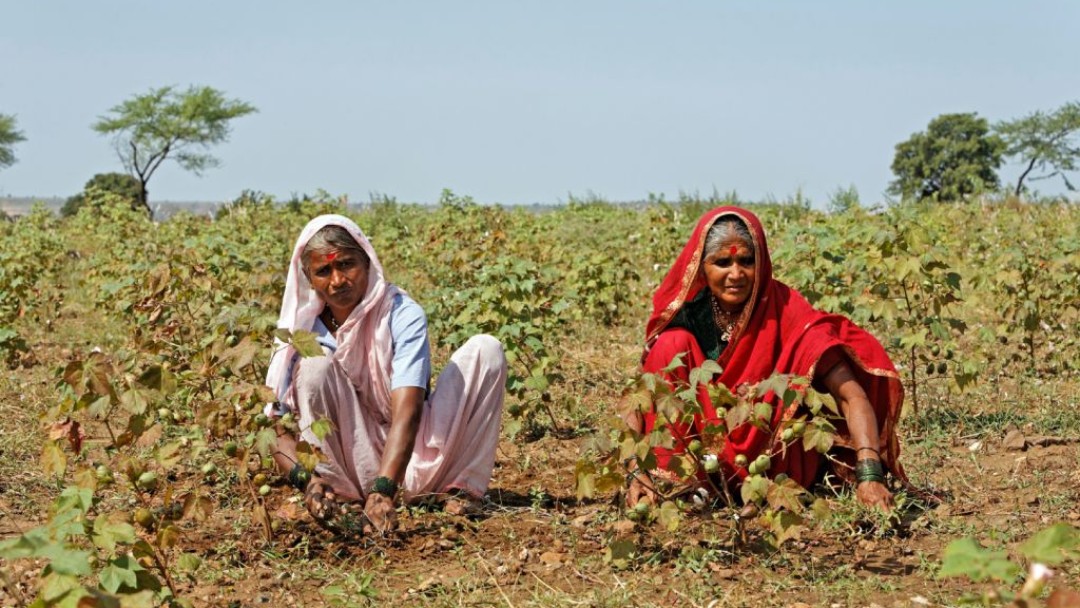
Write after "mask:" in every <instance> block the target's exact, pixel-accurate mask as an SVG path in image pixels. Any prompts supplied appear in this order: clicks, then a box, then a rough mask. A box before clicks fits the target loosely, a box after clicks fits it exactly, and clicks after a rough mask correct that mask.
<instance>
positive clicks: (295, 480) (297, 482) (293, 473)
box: [289, 462, 311, 492]
mask: <svg viewBox="0 0 1080 608" xmlns="http://www.w3.org/2000/svg"><path fill="white" fill-rule="evenodd" d="M309 481H311V473H310V472H309V471H308V470H307V469H305V468H304V465H302V464H300V463H299V462H298V463H296V464H294V465H293V468H292V470H290V471H289V484H290V485H292V486H293V487H294V488H296V489H297V490H300V491H301V492H303V491H304V490H306V489H307V484H308V482H309Z"/></svg>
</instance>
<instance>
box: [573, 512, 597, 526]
mask: <svg viewBox="0 0 1080 608" xmlns="http://www.w3.org/2000/svg"><path fill="white" fill-rule="evenodd" d="M592 520H593V516H592V515H580V516H578V517H575V518H574V519H572V520H570V525H571V526H573V527H574V528H584V527H585V526H587V525H589V523H591V522H592Z"/></svg>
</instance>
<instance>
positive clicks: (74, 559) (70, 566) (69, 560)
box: [33, 543, 90, 576]
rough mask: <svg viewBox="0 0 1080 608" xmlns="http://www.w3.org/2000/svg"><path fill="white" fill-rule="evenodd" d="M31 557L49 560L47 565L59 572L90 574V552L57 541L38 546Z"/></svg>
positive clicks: (80, 574)
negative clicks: (71, 547)
mask: <svg viewBox="0 0 1080 608" xmlns="http://www.w3.org/2000/svg"><path fill="white" fill-rule="evenodd" d="M33 557H41V558H44V559H47V560H49V567H50V568H52V570H53V572H57V573H59V574H73V575H75V576H86V575H88V574H90V553H89V552H87V551H78V550H75V549H70V548H68V547H65V546H63V545H61V544H59V543H52V544H49V545H45V546H43V547H40V548H38V549H37V550H36V551H34V555H33Z"/></svg>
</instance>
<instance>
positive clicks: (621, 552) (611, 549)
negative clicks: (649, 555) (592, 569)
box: [604, 539, 637, 570]
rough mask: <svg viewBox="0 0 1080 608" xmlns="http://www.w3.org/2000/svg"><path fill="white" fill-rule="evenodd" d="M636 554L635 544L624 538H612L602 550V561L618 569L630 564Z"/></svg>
mask: <svg viewBox="0 0 1080 608" xmlns="http://www.w3.org/2000/svg"><path fill="white" fill-rule="evenodd" d="M636 556H637V545H635V544H634V541H631V540H626V539H620V540H612V541H611V544H609V545H608V547H607V549H606V550H605V551H604V561H605V562H607V563H609V564H611V565H612V566H613V567H615V568H618V569H619V570H623V569H625V568H627V567H628V566H630V564H631V563H632V562H633V560H634V558H635V557H636Z"/></svg>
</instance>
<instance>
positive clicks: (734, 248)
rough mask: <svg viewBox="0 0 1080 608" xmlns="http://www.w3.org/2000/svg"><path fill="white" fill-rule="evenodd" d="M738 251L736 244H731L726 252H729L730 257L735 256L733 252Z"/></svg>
mask: <svg viewBox="0 0 1080 608" xmlns="http://www.w3.org/2000/svg"><path fill="white" fill-rule="evenodd" d="M738 252H739V246H738V245H732V246H731V248H730V249H728V253H730V254H731V256H732V257H735V254H736V253H738Z"/></svg>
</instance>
